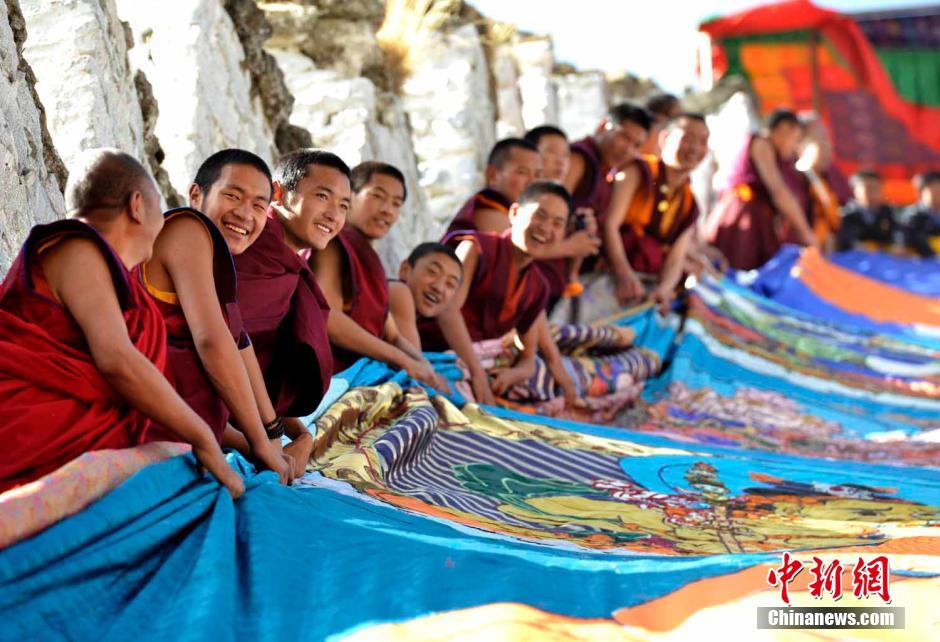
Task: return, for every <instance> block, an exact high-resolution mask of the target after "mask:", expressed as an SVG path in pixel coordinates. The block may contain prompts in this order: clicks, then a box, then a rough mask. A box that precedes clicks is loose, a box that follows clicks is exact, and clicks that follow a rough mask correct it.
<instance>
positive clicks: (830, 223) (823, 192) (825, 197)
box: [809, 177, 842, 243]
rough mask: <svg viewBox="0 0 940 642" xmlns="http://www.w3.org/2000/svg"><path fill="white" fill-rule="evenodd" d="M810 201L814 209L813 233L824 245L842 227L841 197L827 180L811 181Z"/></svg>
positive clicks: (820, 178)
mask: <svg viewBox="0 0 940 642" xmlns="http://www.w3.org/2000/svg"><path fill="white" fill-rule="evenodd" d="M809 185H810V190H809V194H810V201H811V203H812V208H813V215H814V218H813V232H814V234H815V236H816V240H817V241H819V242H820V243H824V242H825V241H826V239H827V238H829V235H830V234H833V233H834V232H837V231H838V230H839V227H840V226H841V225H842V216H841V215H840V214H839V197H838V196H836V193H835V191H833V189H832V186H831V185H829V183H828V182H827V181H826V179H825V178H822V177H819V178H818V180H810V181H809Z"/></svg>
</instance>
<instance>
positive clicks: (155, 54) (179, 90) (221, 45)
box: [117, 0, 277, 193]
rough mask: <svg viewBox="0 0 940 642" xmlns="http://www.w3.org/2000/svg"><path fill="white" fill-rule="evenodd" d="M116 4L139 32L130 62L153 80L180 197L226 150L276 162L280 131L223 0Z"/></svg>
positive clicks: (161, 135) (119, 0)
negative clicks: (202, 165)
mask: <svg viewBox="0 0 940 642" xmlns="http://www.w3.org/2000/svg"><path fill="white" fill-rule="evenodd" d="M117 7H118V14H119V15H120V17H121V18H122V19H124V20H127V21H128V23H130V26H131V28H132V31H133V34H134V43H135V46H134V48H133V49H131V51H130V58H131V64H132V65H133V67H134V68H136V69H140V70H142V71H143V72H144V73H145V74H146V75H147V79H148V80H149V81H150V83H151V85H152V86H153V95H154V96H155V97H156V99H157V103H158V104H159V106H160V114H161V116H160V118H159V119H158V120H157V125H156V128H155V132H156V134H157V136H158V137H159V138H160V142H161V144H162V145H163V149H164V150H165V151H166V160H165V162H164V167H166V170H167V173H168V174H169V176H170V182H171V183H172V184H173V186H174V187H175V188H176V190H177V191H178V192H180V193H185V192H186V190H187V188H188V187H189V184H190V182H191V181H192V178H193V175H194V174H195V172H196V169H197V168H198V167H199V165H200V163H202V161H203V160H205V158H206V157H207V156H209V155H210V154H212V153H213V152H216V151H218V150H220V149H224V148H226V147H241V148H244V149H248V150H251V151H253V152H255V153H256V154H258V155H259V156H261V157H262V158H264V159H265V160H266V161H268V162H271V161H272V160H273V159H274V157H275V155H276V151H277V150H276V148H275V132H274V130H272V128H271V126H270V125H269V124H268V119H267V116H266V114H265V110H264V107H263V105H262V101H261V99H260V97H259V95H258V92H257V91H254V92H253V88H252V87H253V86H252V77H251V73H250V72H249V71H248V69H247V66H248V63H247V60H246V56H245V50H244V48H243V47H242V43H241V40H240V39H239V37H238V33H237V32H236V30H235V25H234V23H233V22H232V19H231V17H230V16H229V14H228V13H227V12H226V10H225V7H224V6H223V4H222V0H164V1H163V2H139V1H138V0H117Z"/></svg>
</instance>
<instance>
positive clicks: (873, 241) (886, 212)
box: [836, 170, 897, 252]
mask: <svg viewBox="0 0 940 642" xmlns="http://www.w3.org/2000/svg"><path fill="white" fill-rule="evenodd" d="M851 184H852V200H851V201H849V202H848V204H846V205H845V206H844V207H843V208H842V211H841V216H842V223H841V225H840V226H839V232H838V234H837V236H836V250H837V251H840V252H841V251H844V250H851V249H854V248H855V247H857V246H860V245H861V246H863V247H868V248H870V249H873V250H885V249H888V248H889V247H891V245H892V244H893V243H894V237H895V232H896V231H897V222H896V221H895V217H894V208H892V207H891V206H890V205H888V204H887V203H886V202H885V200H884V186H883V184H882V181H881V176H880V175H879V174H878V172H875V171H872V170H862V171H859V172H856V173H855V174H854V175H853V176H852V179H851Z"/></svg>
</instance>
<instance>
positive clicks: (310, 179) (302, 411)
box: [235, 149, 350, 439]
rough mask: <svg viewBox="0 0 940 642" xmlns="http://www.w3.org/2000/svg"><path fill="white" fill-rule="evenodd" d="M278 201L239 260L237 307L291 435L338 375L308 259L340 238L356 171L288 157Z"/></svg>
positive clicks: (325, 160)
mask: <svg viewBox="0 0 940 642" xmlns="http://www.w3.org/2000/svg"><path fill="white" fill-rule="evenodd" d="M273 178H274V182H273V193H272V194H273V198H272V200H271V205H270V207H269V208H268V211H267V221H266V222H265V225H264V229H263V230H262V231H261V234H260V236H258V239H257V240H256V241H255V242H254V243H252V244H251V246H250V247H249V248H248V249H247V250H245V251H244V252H242V253H241V254H239V255H237V256H236V257H235V269H236V272H237V274H238V304H239V308H240V309H241V313H242V318H243V320H244V323H245V329H246V330H247V331H248V334H249V336H250V337H251V342H252V346H253V349H254V351H255V354H256V355H257V359H258V363H259V365H260V367H261V372H262V374H263V376H264V381H265V384H266V387H267V390H268V396H269V398H270V399H271V401H272V402H273V404H274V409H275V411H276V413H277V414H278V415H279V416H283V417H285V424H286V431H287V435H288V436H289V437H291V438H292V439H297V438H298V437H299V436H300V435H301V434H302V433H303V432H306V428H305V427H304V426H303V424H302V423H301V422H300V421H299V420H298V419H296V418H297V417H303V416H306V415H309V414H310V413H312V412H313V411H314V410H316V407H317V406H318V405H319V403H320V400H321V399H322V398H323V396H324V395H325V394H326V390H327V388H328V387H329V384H330V376H331V374H332V372H333V354H332V351H331V350H330V342H329V338H328V337H327V331H326V327H327V318H328V316H329V313H330V309H329V306H328V305H327V303H326V299H325V298H324V297H323V293H322V292H321V291H320V287H319V286H318V285H317V282H316V279H315V278H314V276H313V273H312V272H311V271H310V268H309V267H307V262H306V259H307V257H308V255H309V253H310V251H311V249H316V250H322V249H323V248H325V247H326V245H327V244H328V243H329V242H330V241H331V240H333V238H334V237H335V236H336V235H337V234H339V231H340V230H341V229H342V227H343V223H344V222H345V220H346V213H347V211H348V210H349V200H350V190H349V167H348V166H347V165H346V163H344V162H343V160H342V159H341V158H339V157H338V156H336V155H335V154H331V153H330V152H326V151H323V150H318V149H300V150H297V151H294V152H291V153H290V154H286V155H285V156H283V157H282V158H281V160H280V162H279V163H278V164H277V166H276V167H275V168H274V174H273Z"/></svg>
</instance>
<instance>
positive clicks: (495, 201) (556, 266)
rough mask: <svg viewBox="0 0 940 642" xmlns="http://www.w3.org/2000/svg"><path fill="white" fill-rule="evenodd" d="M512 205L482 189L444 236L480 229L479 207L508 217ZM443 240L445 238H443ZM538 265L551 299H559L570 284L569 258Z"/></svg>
mask: <svg viewBox="0 0 940 642" xmlns="http://www.w3.org/2000/svg"><path fill="white" fill-rule="evenodd" d="M511 206H512V201H511V200H509V199H508V198H506V196H504V195H503V193H502V192H498V191H496V190H495V189H490V188H489V187H487V188H485V189H482V190H480V191H479V192H477V193H476V194H474V195H473V196H471V197H470V199H469V200H468V201H467V202H466V203H464V205H463V207H461V208H460V211H459V212H457V215H456V216H455V217H454V220H452V221H451V222H450V225H448V226H447V231H446V232H445V233H444V238H446V237H447V235H448V234H453V233H454V232H460V231H463V232H470V231H472V232H476V231H478V230H479V228H478V227H477V223H476V219H475V218H474V216H475V215H476V211H477V210H478V209H492V210H496V211H499V212H503V213H504V214H506V217H507V219H508V217H509V208H510V207H511ZM441 240H443V238H442V239H441ZM536 265H537V266H538V269H539V270H540V271H541V272H542V276H543V277H545V282H546V284H547V285H548V290H549V299H550V300H556V299H558V298H559V297H560V296H561V295H562V294H563V293H564V291H565V288H566V287H567V285H568V260H567V259H545V260H543V261H536Z"/></svg>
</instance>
